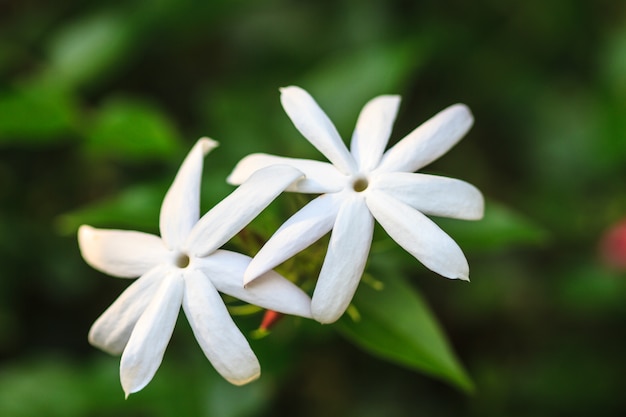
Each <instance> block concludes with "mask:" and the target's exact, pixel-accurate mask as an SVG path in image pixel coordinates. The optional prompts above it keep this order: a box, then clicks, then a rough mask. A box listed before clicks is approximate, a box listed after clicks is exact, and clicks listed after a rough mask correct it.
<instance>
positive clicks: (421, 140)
mask: <svg viewBox="0 0 626 417" xmlns="http://www.w3.org/2000/svg"><path fill="white" fill-rule="evenodd" d="M473 123H474V118H473V116H472V113H471V112H470V110H469V108H467V106H465V105H464V104H455V105H453V106H450V107H448V108H447V109H445V110H442V111H441V112H439V113H437V114H436V115H435V116H433V117H432V118H430V119H429V120H428V121H426V122H425V123H424V124H422V125H421V126H419V127H418V128H417V129H415V130H414V131H412V132H411V133H409V134H408V135H407V136H406V137H405V138H404V139H402V140H400V142H398V143H397V144H396V145H395V146H393V147H392V148H391V149H389V150H388V151H387V152H386V153H385V154H384V155H383V158H382V160H381V163H380V165H379V166H378V168H377V169H378V170H380V171H385V172H391V171H396V172H415V171H417V170H418V169H420V168H422V167H424V166H426V165H428V164H429V163H431V162H432V161H434V160H435V159H437V158H439V157H440V156H441V155H443V154H444V153H446V152H448V150H450V148H452V147H453V146H454V145H456V143H457V142H458V141H459V140H461V138H462V137H463V136H465V134H466V133H467V131H468V130H469V129H470V127H472V124H473Z"/></svg>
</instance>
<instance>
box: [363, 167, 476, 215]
mask: <svg viewBox="0 0 626 417" xmlns="http://www.w3.org/2000/svg"><path fill="white" fill-rule="evenodd" d="M372 177H373V179H372V181H371V182H370V186H371V187H372V188H373V189H379V190H382V191H384V192H385V193H387V194H389V195H390V196H392V197H394V198H396V199H398V200H399V201H402V202H403V203H405V204H408V205H409V206H411V207H413V208H414V209H417V210H419V211H421V212H422V213H424V214H429V215H433V216H440V217H452V218H455V219H464V220H478V219H481V218H482V217H483V213H484V209H485V202H484V199H483V195H482V194H481V192H480V191H479V190H478V189H477V188H476V187H474V186H473V185H471V184H469V183H467V182H465V181H461V180H457V179H454V178H446V177H439V176H435V175H427V174H419V173H418V174H413V173H409V172H383V173H380V174H378V175H375V176H372Z"/></svg>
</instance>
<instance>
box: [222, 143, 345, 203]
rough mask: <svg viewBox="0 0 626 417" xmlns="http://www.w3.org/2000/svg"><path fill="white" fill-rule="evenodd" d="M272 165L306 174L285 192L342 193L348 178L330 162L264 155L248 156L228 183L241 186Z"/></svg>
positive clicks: (232, 174) (236, 168)
mask: <svg viewBox="0 0 626 417" xmlns="http://www.w3.org/2000/svg"><path fill="white" fill-rule="evenodd" d="M271 165H289V166H292V167H294V168H296V169H298V170H300V171H302V173H303V174H304V178H302V179H300V180H298V181H296V182H294V183H293V184H291V185H290V186H289V187H287V189H286V190H285V191H295V192H299V193H313V194H323V193H334V192H337V191H340V190H341V188H342V184H343V183H345V182H346V176H345V175H344V174H342V173H340V172H339V171H337V168H335V167H334V166H333V165H332V164H329V163H328V162H321V161H313V160H311V159H295V158H285V157H282V156H274V155H267V154H263V153H255V154H252V155H248V156H246V157H245V158H243V159H242V160H241V161H239V162H238V163H237V166H235V169H234V170H233V172H232V173H231V174H230V176H229V177H228V178H227V180H226V181H228V183H230V184H237V185H238V184H241V183H243V182H244V181H245V180H247V179H248V178H249V177H250V175H252V174H253V173H254V172H256V171H257V170H259V169H261V168H265V167H267V166H271Z"/></svg>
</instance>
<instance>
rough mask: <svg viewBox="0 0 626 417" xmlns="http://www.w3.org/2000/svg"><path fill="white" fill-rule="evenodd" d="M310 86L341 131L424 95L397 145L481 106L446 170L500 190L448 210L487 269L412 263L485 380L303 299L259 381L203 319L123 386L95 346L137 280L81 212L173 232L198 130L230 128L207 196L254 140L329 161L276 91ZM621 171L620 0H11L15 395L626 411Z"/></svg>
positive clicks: (401, 127) (217, 132) (4, 262)
mask: <svg viewBox="0 0 626 417" xmlns="http://www.w3.org/2000/svg"><path fill="white" fill-rule="evenodd" d="M291 84H296V85H300V86H302V87H304V88H306V89H307V90H308V91H310V92H311V94H312V95H313V96H314V97H316V99H317V100H318V102H319V103H320V105H321V106H322V107H323V108H324V109H325V110H326V111H327V113H328V114H329V115H330V117H331V118H332V119H333V121H334V122H335V123H336V125H337V127H338V129H339V131H340V133H341V134H342V135H343V136H344V137H346V138H347V137H349V136H350V134H351V129H352V128H353V126H354V123H355V121H356V117H357V115H358V112H359V110H360V108H361V107H362V105H363V104H364V103H365V102H366V101H367V100H369V99H370V98H372V97H374V96H376V95H378V94H387V93H393V94H400V95H402V97H403V102H402V105H401V110H400V114H399V117H398V120H397V122H396V125H395V129H394V133H393V137H392V141H395V140H398V139H400V138H401V137H403V136H404V135H405V134H406V133H408V132H409V131H410V130H412V129H413V128H414V127H416V126H417V125H418V124H420V123H422V122H423V121H425V120H426V119H427V118H429V117H430V116H432V115H433V114H435V113H436V112H437V111H439V110H441V109H443V108H445V107H446V106H448V105H450V104H453V103H456V102H463V103H466V104H467V105H469V106H470V108H471V109H472V111H473V113H474V115H475V119H476V123H475V126H474V128H473V129H472V130H471V131H470V133H469V134H468V135H467V137H466V138H465V139H464V140H463V141H462V142H460V143H459V144H458V145H457V146H456V147H455V148H453V150H452V151H450V152H449V153H448V154H447V155H445V156H444V157H443V158H441V159H440V160H438V161H436V162H435V163H433V164H432V165H430V166H429V167H427V169H426V171H427V172H432V173H437V174H442V175H446V176H450V177H455V178H461V179H464V180H466V181H468V182H470V183H472V184H474V185H476V186H477V187H478V188H480V189H481V190H482V191H483V193H484V194H485V196H486V199H487V212H486V216H485V219H484V220H482V221H480V222H475V223H474V222H472V223H464V222H451V221H444V220H441V221H439V220H437V221H438V223H439V224H440V225H442V227H444V229H445V230H447V231H448V232H449V233H450V235H452V236H453V237H454V238H455V239H456V240H457V241H458V242H459V244H460V245H461V247H462V248H463V249H464V251H465V253H466V255H467V257H468V260H469V263H470V267H471V278H472V282H471V284H464V283H460V282H455V281H448V280H445V279H443V278H440V277H438V276H436V275H435V274H433V273H431V272H429V271H427V270H425V269H424V268H423V267H422V266H421V265H419V263H418V262H417V261H415V260H412V259H410V257H403V256H402V255H397V257H399V259H400V261H398V262H400V267H399V268H396V269H394V273H396V272H397V270H398V269H400V270H402V273H403V274H406V276H407V277H408V278H410V282H411V283H412V284H413V285H414V286H415V288H416V289H419V291H420V292H421V293H422V295H423V296H424V298H425V299H426V300H427V301H428V304H429V305H430V307H431V308H432V310H433V312H434V313H435V315H436V316H437V317H438V319H439V321H440V323H441V325H442V328H443V329H445V331H446V333H447V335H448V338H449V340H450V343H451V345H452V346H453V347H454V350H455V351H456V353H457V354H458V357H459V358H460V360H461V362H462V363H463V364H464V366H465V368H466V369H467V371H468V373H469V375H470V376H471V377H472V379H473V381H474V384H475V391H474V392H473V393H466V392H463V391H462V390H459V389H457V388H455V387H454V386H452V385H450V384H448V383H446V382H445V381H440V380H437V379H435V378H431V377H429V376H427V375H425V374H423V373H420V372H416V371H415V370H411V369H406V368H405V367H403V366H400V365H398V364H395V363H391V362H389V361H386V360H384V359H381V358H378V357H376V356H373V355H371V354H370V353H367V352H365V351H363V350H361V348H359V347H358V346H355V345H354V344H353V343H351V342H350V341H349V340H347V339H346V338H345V337H343V336H342V334H341V333H340V332H338V331H337V329H336V328H335V326H321V325H317V324H315V323H312V322H308V321H305V320H298V319H295V318H286V319H285V320H283V321H281V322H279V323H278V324H277V325H276V327H275V329H273V331H272V333H271V334H270V335H269V336H267V337H265V338H260V339H255V340H252V343H253V346H254V348H255V351H256V352H257V354H258V356H259V358H260V361H261V364H262V367H263V375H262V377H261V379H260V380H259V381H257V382H254V383H253V384H250V385H248V386H245V387H240V388H238V387H233V386H230V385H229V384H228V383H226V382H224V381H222V380H221V379H220V378H219V377H218V376H217V375H216V374H215V372H214V371H213V369H212V367H211V366H210V364H209V363H208V361H206V359H204V357H203V356H202V353H201V351H200V349H198V347H197V345H195V343H194V341H193V338H192V337H191V336H190V331H189V329H188V327H187V325H186V321H185V320H184V319H183V318H181V319H180V320H179V324H178V328H177V330H176V332H175V334H174V338H173V340H172V342H171V343H170V346H169V348H168V351H167V353H166V357H165V360H164V363H163V365H162V366H161V368H160V370H159V372H158V373H157V375H156V377H155V379H154V380H153V382H152V383H151V384H150V385H149V386H148V387H147V388H146V389H144V390H143V391H142V392H140V393H138V394H134V395H132V396H131V397H130V398H129V399H128V400H124V395H123V392H122V390H121V387H120V385H119V376H118V363H119V358H115V357H109V356H108V355H106V354H104V353H102V352H100V351H98V350H96V349H95V348H92V347H91V346H89V345H88V343H87V341H86V335H87V332H88V329H89V326H90V325H91V323H92V322H93V321H94V320H95V319H96V318H97V316H98V315H99V314H100V313H101V312H102V311H103V310H104V309H105V308H106V307H107V306H108V305H109V304H110V303H111V302H112V301H113V300H114V299H115V297H117V295H118V294H119V293H120V292H121V291H122V290H123V289H124V288H125V287H126V286H127V285H128V281H124V280H118V279H114V278H111V277H107V276H105V275H104V274H101V273H99V272H97V271H94V270H92V269H91V268H89V267H88V266H87V265H86V264H85V263H84V262H83V261H82V259H81V257H80V254H79V252H78V247H77V244H76V238H75V233H76V228H77V226H78V225H79V224H81V223H83V222H88V223H90V224H93V225H96V226H100V227H106V228H113V227H121V228H128V229H135V230H143V231H148V232H155V231H156V225H157V218H158V209H159V205H160V202H161V199H162V196H163V194H164V192H165V190H166V189H167V187H168V186H169V184H170V182H171V180H172V178H173V175H174V174H175V172H176V169H177V167H178V164H179V163H180V161H181V160H182V158H183V157H184V155H185V153H186V152H187V151H188V149H190V148H191V146H192V144H193V143H194V142H195V140H196V139H197V138H198V137H200V136H204V135H208V136H211V137H212V138H214V139H216V140H218V141H220V143H221V146H220V147H219V148H218V149H217V150H215V151H214V152H213V153H212V154H211V155H209V156H208V157H207V160H206V164H205V174H204V177H203V178H204V184H203V209H205V210H206V209H207V208H209V207H211V206H212V205H214V204H215V203H217V202H218V201H219V200H220V199H221V198H223V197H224V196H225V195H227V194H228V193H229V192H230V191H231V190H232V187H231V186H229V185H227V184H226V183H225V182H224V179H225V178H226V176H227V175H228V173H229V172H230V170H231V169H232V167H233V166H234V164H235V163H236V162H237V161H238V160H239V159H240V158H242V157H243V156H245V155H247V154H249V153H252V152H271V153H277V154H282V155H290V156H294V157H312V158H318V157H319V155H317V154H316V153H315V151H314V149H313V148H312V146H310V144H308V142H306V140H304V139H303V138H302V137H301V136H300V135H299V134H298V132H297V131H295V129H294V128H293V126H292V125H291V124H290V122H289V120H288V118H287V117H286V115H285V114H284V112H283V110H282V108H281V107H280V103H279V93H278V88H279V87H281V86H285V85H291ZM625 179H626V3H625V2H623V1H620V0H597V1H578V2H573V1H567V0H553V1H549V2H544V1H539V0H528V1H496V0H475V1H473V2H467V1H461V0H448V1H435V0H424V1H408V0H405V1H395V0H391V1H390V0H380V1H287V0H270V1H245V0H219V1H192V0H153V1H145V0H144V1H140V0H135V1H97V0H93V1H88V2H84V1H76V0H59V1H55V2H44V1H37V0H21V1H13V0H3V1H0V415H2V416H5V417H17V416H24V417H32V416H59V417H61V416H62V417H72V416H77V417H78V416H80V417H83V416H89V417H96V416H113V415H114V416H133V417H140V416H141V417H144V416H145V417H152V416H155V417H159V416H163V417H165V416H218V417H253V416H279V417H280V416H305V417H306V416H327V417H328V416H330V417H332V416H347V417H349V416H366V417H367V416H381V415H385V416H480V417H490V416H494V417H495V416H498V417H500V416H513V417H514V416H533V417H539V416H590V415H593V416H621V415H626V397H625V396H624V395H623V378H624V373H625V371H626V359H624V351H625V350H626V336H625V332H624V329H625V328H624V325H625V324H626V321H625V319H626V303H625V302H624V300H625V299H626V298H625V297H626V272H624V269H620V268H619V265H616V264H615V259H614V260H613V262H609V260H607V256H606V253H605V252H606V251H607V250H609V249H611V248H613V249H615V247H614V246H615V245H613V246H612V247H610V248H609V249H607V248H606V247H603V246H602V245H601V242H602V240H603V238H604V236H605V234H606V233H607V231H608V230H610V229H611V228H612V227H614V225H616V224H618V223H619V222H620V221H621V220H622V219H623V218H625V217H626V185H625V181H624V180H625ZM283 197H284V196H283ZM283 197H281V201H282V202H283V203H284V204H283V203H280V204H283V207H287V208H284V210H293V208H294V207H295V206H294V207H291V208H289V204H292V203H289V202H288V201H289V200H288V198H289V197H288V196H287V197H284V198H283ZM270 217H271V216H270ZM264 224H265V223H264ZM273 226H274V225H273V224H272V223H271V221H269V225H267V227H268V229H269V230H271V228H272V227H273ZM376 239H378V241H382V242H385V237H384V234H381V233H377V234H376ZM621 250H622V251H624V248H623V247H622V249H621ZM397 251H400V249H399V248H398V249H397ZM392 253H396V252H392ZM381 256H383V257H384V256H385V255H384V254H383V255H381ZM390 256H391V255H390ZM394 256H395V255H394ZM616 256H617V258H618V259H617V261H619V256H620V255H619V248H617V255H616ZM621 256H622V259H623V258H624V257H626V255H624V254H623V252H622V255H621ZM379 264H380V261H379ZM382 265H383V266H384V265H385V264H384V262H383V264H382ZM396 266H397V263H396ZM382 270H383V271H384V268H382ZM382 274H383V275H384V272H382ZM381 278H382V277H381ZM260 319H261V315H260V314H256V315H252V316H249V317H242V318H241V322H242V326H243V327H244V328H246V329H248V330H249V332H252V331H253V330H254V328H255V327H258V323H259V321H260Z"/></svg>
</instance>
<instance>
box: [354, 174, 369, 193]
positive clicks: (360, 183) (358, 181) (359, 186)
mask: <svg viewBox="0 0 626 417" xmlns="http://www.w3.org/2000/svg"><path fill="white" fill-rule="evenodd" d="M368 185H369V182H368V181H367V178H365V177H357V178H355V179H354V181H353V182H352V189H353V190H354V191H356V192H357V193H360V192H361V191H365V190H366V189H367V186H368Z"/></svg>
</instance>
